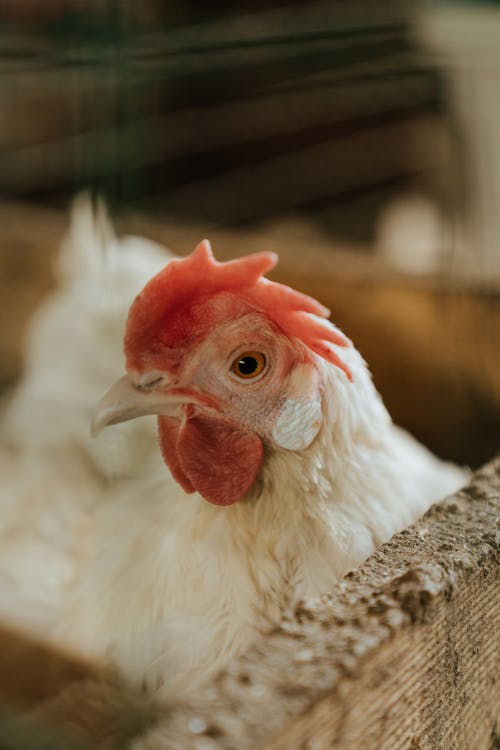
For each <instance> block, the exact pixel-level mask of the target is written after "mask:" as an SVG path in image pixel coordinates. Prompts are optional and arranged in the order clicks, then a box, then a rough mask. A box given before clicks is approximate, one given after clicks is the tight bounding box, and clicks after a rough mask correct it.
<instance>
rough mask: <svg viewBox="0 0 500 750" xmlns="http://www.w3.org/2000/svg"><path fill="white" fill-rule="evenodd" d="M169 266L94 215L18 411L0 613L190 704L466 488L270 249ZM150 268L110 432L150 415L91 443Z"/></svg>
mask: <svg viewBox="0 0 500 750" xmlns="http://www.w3.org/2000/svg"><path fill="white" fill-rule="evenodd" d="M168 257H169V256H168V255H167V254H166V251H165V250H164V249H162V248H160V247H159V246H157V245H154V243H151V242H148V241H146V240H142V239H139V238H125V239H122V240H121V241H119V242H118V241H117V240H116V239H115V237H114V234H113V232H112V230H111V228H110V226H109V223H108V222H107V219H106V217H105V215H104V213H103V211H102V210H101V209H100V210H98V211H97V213H96V215H94V214H93V212H92V210H91V209H90V206H89V205H88V203H86V202H85V201H84V202H82V201H80V202H79V203H78V204H77V206H76V208H75V211H74V215H73V222H72V226H71V230H70V234H69V237H68V239H67V240H66V243H65V247H64V249H63V254H62V261H61V276H62V277H61V282H60V286H59V289H58V290H57V292H56V293H55V294H54V295H53V296H52V297H51V298H50V299H49V300H48V302H47V303H46V304H45V305H44V307H43V308H42V310H41V311H40V313H39V314H38V316H37V318H36V320H35V321H34V323H33V327H32V331H31V336H30V340H29V345H28V358H27V366H26V374H25V376H24V378H23V379H22V382H21V383H20V385H19V387H18V388H17V391H16V392H15V393H14V395H13V398H12V400H11V403H10V405H9V407H8V409H7V412H6V415H5V419H4V430H3V433H4V438H3V448H2V450H3V454H2V458H1V460H2V464H3V466H2V474H3V476H4V481H3V487H2V490H1V496H0V502H1V506H0V519H1V526H0V614H1V617H2V619H3V620H4V621H5V620H7V621H9V622H14V623H16V624H17V625H21V626H22V627H24V628H25V629H28V630H31V631H34V632H36V633H37V635H41V634H42V633H43V634H44V637H46V638H48V639H51V640H52V641H54V642H56V643H57V644H64V645H65V646H68V647H71V648H73V649H75V650H77V651H78V652H80V653H82V654H84V655H86V656H89V657H91V658H95V659H100V660H105V661H107V662H109V663H111V664H113V665H115V666H116V667H117V668H118V669H119V670H120V671H121V672H122V674H124V675H125V676H126V677H127V678H129V679H130V680H132V681H133V682H136V683H140V684H147V685H148V686H151V687H152V688H153V689H156V688H161V689H162V695H164V696H166V697H169V698H170V697H171V698H177V697H179V696H180V695H185V694H186V693H189V692H191V691H193V690H196V688H197V687H198V686H199V685H200V684H201V683H203V682H205V681H206V680H207V679H208V678H209V677H210V676H212V675H213V674H214V673H215V672H217V671H218V670H219V669H220V668H221V667H223V666H224V664H225V663H227V661H228V660H229V659H230V657H231V656H233V655H235V654H237V653H239V652H241V651H242V650H244V649H245V648H246V647H247V646H248V645H249V644H250V643H251V642H252V640H253V639H254V638H255V637H256V634H257V633H258V632H260V631H261V630H262V629H264V628H266V627H269V625H270V624H271V623H273V622H275V621H276V620H277V619H278V618H279V617H280V614H281V612H282V609H283V607H284V606H285V604H286V603H287V602H289V600H290V598H291V597H299V596H304V595H305V596H314V595H317V594H320V593H322V592H324V591H325V590H327V589H328V588H329V587H330V586H331V585H332V584H333V583H334V582H335V581H336V580H338V579H339V577H341V576H343V575H344V574H345V573H346V572H347V571H349V570H350V569H352V568H353V567H355V566H357V565H358V564H359V563H361V562H362V561H363V560H364V559H365V558H366V557H367V556H368V555H369V554H370V553H371V552H372V551H373V550H374V549H375V548H376V547H377V546H378V545H380V544H381V543H382V542H384V541H386V540H388V539H389V538H390V537H391V535H392V534H393V533H394V532H396V531H398V530H400V529H401V528H403V527H404V526H406V525H408V524H410V523H411V522H412V521H413V520H414V519H416V518H417V517H418V516H420V515H421V514H422V513H423V512H424V511H425V510H426V509H427V508H428V506H429V505H430V504H431V503H432V502H433V501H435V500H438V499H440V498H442V497H444V496H445V494H447V493H449V492H451V491H453V490H455V489H457V488H458V487H459V486H460V485H461V484H463V483H464V481H465V479H466V476H467V475H466V472H464V471H462V470H461V469H459V468H457V467H455V466H452V465H450V464H445V463H443V462H441V461H439V460H438V459H436V458H435V457H433V456H432V455H431V454H430V453H429V452H428V451H427V450H426V449H425V448H423V447H422V446H421V445H419V444H418V443H417V442H416V441H415V440H413V439H412V438H411V437H410V436H409V435H408V434H406V433H405V432H404V431H402V430H401V429H399V428H397V427H395V426H394V425H393V424H392V422H391V419H390V417H389V415H388V413H387V411H386V409H385V408H384V406H383V403H382V401H381V399H380V397H379V395H378V394H377V392H376V390H375V388H374V386H373V384H372V381H371V378H370V375H369V372H368V369H367V367H366V365H365V363H364V361H363V359H362V358H361V356H360V355H359V353H358V352H357V351H356V349H355V348H354V347H353V346H352V345H351V344H350V342H349V341H348V340H347V339H346V338H345V337H344V336H343V335H342V334H341V332H340V331H339V330H338V329H336V328H335V327H334V326H333V325H332V324H331V323H329V322H328V321H327V320H326V315H327V311H326V310H325V308H323V307H322V306H321V305H320V304H319V303H317V302H316V301H314V300H312V299H311V298H309V297H306V296H305V295H302V294H300V293H298V292H294V291H293V290H291V289H289V288H287V287H284V286H283V285H280V284H276V283H273V282H270V281H268V280H266V279H264V278H263V277H262V273H264V272H265V271H267V270H269V268H271V267H272V266H273V265H274V264H275V263H276V257H275V256H274V255H273V254H271V253H259V254H256V255H251V256H248V257H247V258H244V259H240V260H237V261H233V262H231V263H224V264H219V263H217V262H216V261H215V260H214V259H213V256H212V255H211V251H210V247H209V245H208V243H207V242H202V243H200V245H199V246H198V247H197V248H196V250H195V252H194V253H193V254H192V255H191V256H190V257H189V258H187V259H183V260H173V261H171V262H170V263H169V264H168V265H167V266H166V268H165V269H163V266H164V265H165V262H166V260H168ZM161 269H163V270H161ZM154 274H156V276H154ZM151 276H153V279H152V280H151V281H150V282H149V283H148V284H147V285H146V287H145V289H144V290H143V291H142V293H141V294H140V295H139V296H138V297H137V298H136V299H135V301H134V303H133V305H132V308H131V311H130V314H129V317H128V321H127V324H126V334H125V353H126V371H127V372H126V375H125V376H124V377H122V378H121V379H120V380H119V381H118V383H117V384H115V386H113V387H112V388H111V389H110V391H109V392H108V394H107V395H106V396H105V397H104V398H103V399H102V401H101V402H100V404H99V406H98V407H97V411H96V413H95V414H94V428H95V430H96V431H98V430H99V429H100V428H102V427H103V426H105V425H109V424H115V423H118V422H121V421H124V420H133V421H127V422H126V423H125V424H123V425H119V426H116V427H112V428H110V429H108V430H106V431H105V432H104V433H102V434H101V435H99V437H98V438H97V439H95V440H94V441H93V440H92V439H91V438H90V435H89V434H88V430H89V428H88V424H89V421H90V412H91V407H92V405H93V403H95V401H96V400H97V398H98V397H99V395H100V394H101V393H102V391H104V389H105V388H106V387H107V386H108V385H109V383H110V382H111V381H112V380H113V379H115V378H116V377H117V376H119V374H120V371H121V370H122V354H121V346H122V338H123V327H124V325H125V319H126V314H127V309H128V307H129V305H130V302H131V300H132V299H133V297H134V295H135V294H136V293H137V292H138V291H139V289H140V288H141V287H142V286H143V285H144V284H145V282H146V281H147V279H148V278H150V277H151ZM152 414H156V415H159V416H158V431H159V443H160V445H159V447H160V450H158V438H157V427H156V421H155V419H153V418H152V417H151V416H143V418H142V419H139V420H135V419H133V418H134V417H137V416H141V415H152ZM165 464H167V466H168V469H167V467H166V466H165ZM222 506H223V507H222Z"/></svg>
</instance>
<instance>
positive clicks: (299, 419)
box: [272, 394, 323, 451]
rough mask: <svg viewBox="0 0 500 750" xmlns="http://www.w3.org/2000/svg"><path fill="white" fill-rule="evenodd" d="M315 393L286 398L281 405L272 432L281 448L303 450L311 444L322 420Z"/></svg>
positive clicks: (319, 403) (318, 401) (318, 400)
mask: <svg viewBox="0 0 500 750" xmlns="http://www.w3.org/2000/svg"><path fill="white" fill-rule="evenodd" d="M315 395H316V397H315ZM315 395H313V394H311V396H309V397H308V396H302V397H301V398H287V400H286V401H285V403H284V404H283V406H282V407H281V409H280V412H279V414H278V418H277V420H276V422H275V424H274V428H273V432H272V436H273V439H274V440H275V441H276V442H277V444H278V445H279V446H280V447H281V448H286V449H287V450H290V451H303V450H304V449H305V448H308V447H309V446H310V445H311V443H312V441H313V440H314V438H315V437H316V435H317V434H318V432H319V430H320V427H321V423H322V421H323V413H322V411H321V401H320V399H319V398H318V397H317V396H318V394H315Z"/></svg>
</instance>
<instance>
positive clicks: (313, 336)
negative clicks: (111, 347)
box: [125, 240, 352, 380]
mask: <svg viewBox="0 0 500 750" xmlns="http://www.w3.org/2000/svg"><path fill="white" fill-rule="evenodd" d="M277 262H278V256H277V255H276V254H275V253H270V252H263V253H254V254H252V255H247V256H245V257H244V258H237V259H236V260H231V261H228V262H227V263H219V262H217V261H216V260H215V258H214V256H213V254H212V250H211V248H210V243H209V242H208V240H203V241H202V242H200V244H199V245H198V246H197V247H196V249H195V250H194V251H193V253H191V255H190V256H188V257H187V258H183V259H179V260H177V259H176V260H172V261H170V263H169V264H168V265H167V266H166V267H165V268H164V269H163V270H162V271H160V273H158V274H157V275H156V276H154V277H153V278H152V279H151V281H149V282H148V283H147V284H146V286H145V287H144V289H143V290H142V292H141V293H140V294H139V295H138V296H137V297H136V299H135V300H134V302H133V304H132V307H131V308H130V313H129V318H128V321H127V328H126V333H125V352H126V355H127V364H128V366H129V367H134V366H137V362H138V361H140V359H141V357H140V354H141V353H142V352H144V350H145V349H149V350H150V351H154V349H155V346H154V341H155V339H157V338H158V331H159V329H161V331H162V335H161V341H162V344H163V345H164V346H165V345H166V346H168V347H171V348H176V347H178V346H179V345H182V344H183V343H184V344H185V341H186V330H185V328H186V327H184V329H179V327H178V326H177V327H176V326H173V327H172V328H171V329H169V319H171V318H172V316H174V315H178V314H179V312H182V311H184V310H188V309H189V308H190V307H191V306H192V305H193V304H194V303H195V302H196V301H197V300H199V299H200V298H205V299H206V298H208V297H211V296H213V295H215V294H218V293H220V292H233V293H234V294H237V295H238V297H239V298H241V299H242V300H244V301H245V302H246V303H247V304H248V305H249V306H250V307H252V308H254V309H256V310H258V311H260V312H264V313H265V314H266V315H267V316H268V317H269V318H270V319H271V320H272V321H273V322H274V323H275V324H276V325H277V326H278V327H279V328H281V329H282V330H283V331H284V332H285V333H286V334H287V335H288V336H293V337H296V338H298V339H300V340H301V341H302V342H303V343H304V344H305V345H306V346H307V347H308V348H309V349H312V351H314V352H316V354H319V355H320V356H321V357H323V358H324V359H326V360H328V361H329V362H331V363H332V364H334V365H336V366H337V367H340V368H341V369H342V370H343V371H344V372H345V374H346V375H347V377H348V378H349V380H352V375H351V372H350V370H349V368H348V367H347V365H345V364H344V363H343V362H342V360H341V359H340V358H339V357H338V356H337V354H336V353H335V351H334V350H333V348H332V347H331V344H336V345H338V346H349V344H350V342H349V340H348V339H347V338H345V337H344V336H343V335H342V334H341V333H340V332H339V331H337V330H336V329H335V328H334V327H333V326H332V324H331V323H329V322H328V321H327V320H326V318H327V317H328V315H329V314H330V313H329V310H328V309H327V308H326V307H323V305H321V304H320V303H319V302H317V301H316V300H315V299H313V298H312V297H308V296H307V295H306V294H302V293H301V292H296V291H295V290H294V289H291V288H290V287H288V286H285V285H284V284H278V283H276V282H274V281H269V279H265V278H263V274H264V273H266V272H267V271H269V270H271V269H272V268H274V266H275V265H276V264H277ZM201 323H203V321H202V322H201ZM196 325H197V326H198V331H199V330H200V321H199V320H198V321H196ZM205 327H206V326H205Z"/></svg>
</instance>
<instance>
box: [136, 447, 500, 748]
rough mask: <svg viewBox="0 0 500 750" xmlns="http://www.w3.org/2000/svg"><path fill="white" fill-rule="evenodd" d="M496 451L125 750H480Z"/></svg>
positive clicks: (494, 723)
mask: <svg viewBox="0 0 500 750" xmlns="http://www.w3.org/2000/svg"><path fill="white" fill-rule="evenodd" d="M499 510H500V459H497V460H496V461H495V462H492V463H491V464H490V465H489V466H487V467H485V468H484V469H482V470H481V471H480V472H478V473H477V474H476V475H475V476H474V478H473V480H472V483H471V485H470V486H469V487H468V488H466V489H465V490H463V491H462V492H460V493H458V494H457V495H455V496H453V497H451V498H449V499H447V500H445V501H444V502H442V503H440V504H438V505H435V506H434V507H433V508H431V510H430V511H429V512H428V513H427V514H426V515H425V516H424V517H423V518H422V519H421V521H419V522H418V523H417V524H415V525H414V526H412V527H410V528H409V529H407V530H405V531H403V532H401V533H400V534H397V535H395V536H394V537H393V539H392V540H391V541H390V542H389V543H388V544H385V545H384V546H383V547H381V548H380V549H379V550H378V551H377V552H376V553H375V554H374V555H372V556H371V557H370V558H369V559H368V560H367V562H366V563H365V564H364V565H363V566H361V568H359V569H358V570H356V571H354V572H353V573H351V574H349V575H348V576H347V578H346V579H345V580H344V581H342V582H341V583H339V584H338V585H337V586H335V587H334V589H332V591H331V592H330V593H329V594H328V595H327V596H325V597H323V598H322V599H321V600H319V601H311V602H303V603H300V604H299V605H298V606H297V607H296V608H295V610H294V611H293V612H290V613H289V615H288V616H287V617H286V618H285V620H284V622H283V624H282V625H281V627H278V628H276V629H275V630H274V631H273V632H272V633H270V634H269V635H267V636H264V637H263V638H262V640H261V641H259V642H258V643H257V644H256V645H255V647H254V648H252V649H251V650H250V651H249V652H248V653H247V654H246V655H245V656H243V657H242V658H240V659H238V660H236V661H235V662H234V663H232V664H231V665H230V667H229V668H228V669H227V670H226V671H225V672H224V673H223V674H222V675H220V677H219V679H218V680H217V681H216V682H215V683H214V685H212V686H210V687H208V688H207V689H206V691H205V693H204V694H203V695H202V696H201V697H200V698H199V699H198V700H197V701H196V702H193V703H191V704H185V705H183V706H180V707H178V708H177V709H176V711H174V712H173V713H172V714H171V715H170V716H168V717H166V718H165V719H163V720H162V721H160V723H159V724H158V726H157V727H155V728H154V729H153V730H151V732H149V734H147V735H146V736H145V737H143V738H142V740H141V741H138V742H137V743H136V744H135V745H134V750H180V748H182V750H257V748H259V749H264V748H265V750H285V749H286V750H288V749H289V748H294V750H299V749H300V750H326V749H327V748H328V749H335V750H359V749H360V748H363V750H381V748H383V750H443V749H444V748H446V749H447V750H448V748H450V749H451V750H470V749H471V748H475V749H476V750H492V748H494V747H497V745H496V744H495V743H496V742H498V726H499V721H500V690H499V686H498V675H499V674H500V658H499V654H500V649H499V645H500V644H499V633H500V586H499V565H498V563H499V555H498V543H499V541H500V529H499V528H498V520H497V519H498V512H499Z"/></svg>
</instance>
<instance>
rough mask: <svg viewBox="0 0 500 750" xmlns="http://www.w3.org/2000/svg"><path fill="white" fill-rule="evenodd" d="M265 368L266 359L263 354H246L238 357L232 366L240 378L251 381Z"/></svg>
mask: <svg viewBox="0 0 500 750" xmlns="http://www.w3.org/2000/svg"><path fill="white" fill-rule="evenodd" d="M265 366H266V358H265V357H264V355H263V354H261V352H244V353H243V354H241V355H240V356H239V357H236V359H235V360H234V362H233V364H232V365H231V370H232V372H234V374H235V375H237V376H238V377H239V378H243V380H250V379H251V378H256V377H257V375H260V373H261V372H262V370H263V369H264V367H265Z"/></svg>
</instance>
